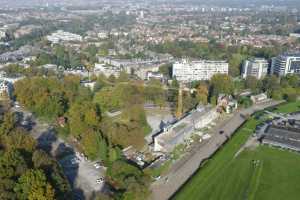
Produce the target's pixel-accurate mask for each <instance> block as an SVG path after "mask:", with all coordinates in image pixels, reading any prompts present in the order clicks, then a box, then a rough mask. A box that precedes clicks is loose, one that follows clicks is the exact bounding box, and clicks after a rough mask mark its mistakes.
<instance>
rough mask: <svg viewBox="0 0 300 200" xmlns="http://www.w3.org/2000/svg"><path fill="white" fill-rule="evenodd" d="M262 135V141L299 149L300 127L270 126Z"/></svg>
mask: <svg viewBox="0 0 300 200" xmlns="http://www.w3.org/2000/svg"><path fill="white" fill-rule="evenodd" d="M263 135H264V137H263V143H267V144H273V145H276V146H281V147H283V148H288V149H293V150H299V151H300V129H288V128H282V127H275V126H270V127H269V128H268V129H267V131H266V132H265V133H264V134H263Z"/></svg>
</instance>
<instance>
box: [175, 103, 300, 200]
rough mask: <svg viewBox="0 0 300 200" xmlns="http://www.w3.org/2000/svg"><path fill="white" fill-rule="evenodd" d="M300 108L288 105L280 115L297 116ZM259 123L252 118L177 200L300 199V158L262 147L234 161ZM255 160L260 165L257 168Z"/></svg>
mask: <svg viewBox="0 0 300 200" xmlns="http://www.w3.org/2000/svg"><path fill="white" fill-rule="evenodd" d="M298 106H300V102H294V103H288V104H284V105H281V106H279V107H278V110H279V111H278V110H276V111H278V112H285V113H287V112H294V111H297V110H299V107H298ZM259 123H260V121H257V120H255V119H254V118H250V120H248V121H247V123H245V124H244V125H243V126H242V127H241V128H240V129H239V130H237V132H236V134H235V135H234V137H233V138H232V139H231V140H230V141H229V142H228V143H227V144H226V145H225V146H224V148H223V149H221V150H220V151H219V152H218V153H217V154H216V155H214V156H213V157H212V159H210V160H209V161H208V162H206V164H204V166H203V167H202V168H201V169H200V170H199V172H198V173H196V175H194V176H193V177H192V179H191V180H190V181H189V182H188V183H187V184H186V185H185V186H184V187H183V188H182V189H181V190H180V191H179V192H178V193H177V194H176V195H175V197H174V198H173V199H176V200H190V199H192V200H198V199H199V200H202V199H203V200H209V199H212V200H239V199H241V200H244V199H247V200H248V199H249V200H276V199H278V200H283V199H284V200H294V199H300V184H299V183H300V154H298V153H293V152H289V151H282V150H279V149H275V148H270V147H267V146H260V147H258V148H257V149H256V150H252V151H250V150H247V151H244V152H242V153H241V154H239V156H237V157H234V155H235V153H236V152H237V151H238V150H239V149H240V147H241V146H242V145H243V144H244V143H245V142H246V141H247V139H248V137H249V136H250V135H251V134H252V132H253V130H254V129H255V127H256V125H257V124H259ZM253 160H259V164H257V165H254V164H253Z"/></svg>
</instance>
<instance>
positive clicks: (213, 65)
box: [173, 60, 228, 82]
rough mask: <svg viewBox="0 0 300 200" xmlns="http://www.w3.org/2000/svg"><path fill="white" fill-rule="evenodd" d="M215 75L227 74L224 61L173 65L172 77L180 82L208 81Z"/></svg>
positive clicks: (201, 61)
mask: <svg viewBox="0 0 300 200" xmlns="http://www.w3.org/2000/svg"><path fill="white" fill-rule="evenodd" d="M215 74H228V63H227V62H226V61H210V60H200V61H191V62H189V61H187V60H182V62H175V63H174V64H173V77H175V78H176V79H177V80H178V81H181V82H191V81H199V80H210V79H211V78H212V76H213V75H215Z"/></svg>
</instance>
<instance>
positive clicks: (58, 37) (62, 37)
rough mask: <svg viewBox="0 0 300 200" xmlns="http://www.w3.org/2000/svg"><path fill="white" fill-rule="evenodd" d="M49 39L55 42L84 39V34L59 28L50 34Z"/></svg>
mask: <svg viewBox="0 0 300 200" xmlns="http://www.w3.org/2000/svg"><path fill="white" fill-rule="evenodd" d="M47 40H49V41H50V42H52V43H54V44H57V43H59V42H64V41H82V36H80V35H77V34H74V33H69V32H64V31H62V30H58V31H56V32H54V33H52V34H51V35H48V36H47Z"/></svg>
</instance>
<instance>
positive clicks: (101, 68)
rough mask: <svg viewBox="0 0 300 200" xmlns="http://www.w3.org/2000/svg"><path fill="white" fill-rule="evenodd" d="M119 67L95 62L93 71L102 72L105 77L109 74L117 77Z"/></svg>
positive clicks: (119, 70)
mask: <svg viewBox="0 0 300 200" xmlns="http://www.w3.org/2000/svg"><path fill="white" fill-rule="evenodd" d="M120 72H121V68H120V67H115V66H108V65H106V64H99V63H95V68H94V73H95V74H99V73H100V74H104V75H105V76H106V77H109V76H111V75H113V76H115V77H118V76H119V75H120Z"/></svg>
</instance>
